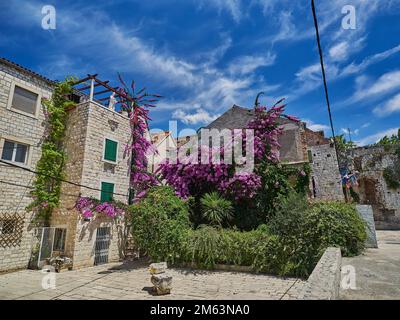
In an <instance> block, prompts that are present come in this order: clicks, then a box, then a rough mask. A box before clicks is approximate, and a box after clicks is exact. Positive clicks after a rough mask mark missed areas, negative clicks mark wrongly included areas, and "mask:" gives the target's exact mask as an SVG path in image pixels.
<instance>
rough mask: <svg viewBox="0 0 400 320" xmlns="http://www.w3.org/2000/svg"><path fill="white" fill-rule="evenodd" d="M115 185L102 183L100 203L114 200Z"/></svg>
mask: <svg viewBox="0 0 400 320" xmlns="http://www.w3.org/2000/svg"><path fill="white" fill-rule="evenodd" d="M113 193H114V183H109V182H102V183H101V196H100V201H102V202H104V201H110V200H112V198H113Z"/></svg>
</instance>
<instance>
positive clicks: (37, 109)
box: [7, 81, 42, 119]
mask: <svg viewBox="0 0 400 320" xmlns="http://www.w3.org/2000/svg"><path fill="white" fill-rule="evenodd" d="M15 86H17V87H20V88H22V89H25V90H27V91H30V92H32V93H34V94H37V96H38V97H37V101H36V110H35V114H32V113H28V112H24V111H22V110H19V109H16V108H14V107H13V106H12V101H13V99H14V92H15ZM41 103H42V93H41V92H40V90H38V89H36V88H32V87H29V86H27V85H25V84H23V83H20V82H17V81H13V82H11V89H10V94H9V97H8V104H7V109H8V110H11V111H13V112H16V113H19V114H22V115H24V116H27V117H30V118H33V119H38V118H39V111H40V105H41Z"/></svg>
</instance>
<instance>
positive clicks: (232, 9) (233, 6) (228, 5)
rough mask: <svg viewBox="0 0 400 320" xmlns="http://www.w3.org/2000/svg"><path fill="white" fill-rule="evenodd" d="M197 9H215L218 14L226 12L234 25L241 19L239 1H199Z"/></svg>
mask: <svg viewBox="0 0 400 320" xmlns="http://www.w3.org/2000/svg"><path fill="white" fill-rule="evenodd" d="M198 4H199V8H200V9H203V8H204V7H207V8H208V7H215V8H217V10H218V11H219V12H221V11H227V12H228V13H229V14H230V15H231V16H232V18H233V20H235V22H236V23H238V22H240V20H241V19H242V5H241V1H240V0H200V1H198Z"/></svg>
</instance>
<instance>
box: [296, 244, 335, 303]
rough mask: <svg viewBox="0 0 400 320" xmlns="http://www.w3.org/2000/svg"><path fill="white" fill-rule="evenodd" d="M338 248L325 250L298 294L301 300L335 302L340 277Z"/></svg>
mask: <svg viewBox="0 0 400 320" xmlns="http://www.w3.org/2000/svg"><path fill="white" fill-rule="evenodd" d="M341 264H342V254H341V252H340V248H333V247H329V248H327V249H326V250H325V252H324V254H323V255H322V257H321V259H320V260H319V261H318V263H317V265H316V266H315V268H314V270H313V272H312V273H311V275H310V276H309V277H308V280H307V282H306V284H305V285H304V288H303V292H302V293H301V294H300V297H299V299H301V300H337V299H338V298H339V285H340V277H341V270H340V269H341Z"/></svg>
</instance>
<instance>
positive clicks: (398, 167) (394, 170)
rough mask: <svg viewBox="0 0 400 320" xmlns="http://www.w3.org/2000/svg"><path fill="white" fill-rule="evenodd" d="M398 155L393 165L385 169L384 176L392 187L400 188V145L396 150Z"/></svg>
mask: <svg viewBox="0 0 400 320" xmlns="http://www.w3.org/2000/svg"><path fill="white" fill-rule="evenodd" d="M395 154H396V156H397V158H396V160H395V161H394V164H393V166H390V167H387V168H385V169H384V170H383V178H384V179H385V181H386V184H387V185H388V187H389V188H390V189H397V188H400V147H398V148H397V150H396V151H395Z"/></svg>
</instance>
